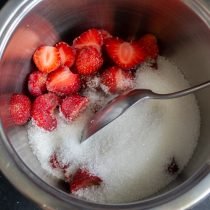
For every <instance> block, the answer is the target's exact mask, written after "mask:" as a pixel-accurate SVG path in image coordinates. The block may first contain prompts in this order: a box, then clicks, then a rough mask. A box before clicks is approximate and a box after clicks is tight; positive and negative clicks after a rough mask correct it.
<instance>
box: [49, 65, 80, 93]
mask: <svg viewBox="0 0 210 210" xmlns="http://www.w3.org/2000/svg"><path fill="white" fill-rule="evenodd" d="M80 87H81V81H80V76H79V75H78V74H74V73H72V72H71V71H70V70H69V68H68V67H66V66H61V67H60V68H58V69H57V70H56V71H54V72H52V73H50V74H49V75H48V78H47V90H48V91H51V92H54V93H56V94H58V95H68V94H72V93H76V92H78V91H79V89H80Z"/></svg>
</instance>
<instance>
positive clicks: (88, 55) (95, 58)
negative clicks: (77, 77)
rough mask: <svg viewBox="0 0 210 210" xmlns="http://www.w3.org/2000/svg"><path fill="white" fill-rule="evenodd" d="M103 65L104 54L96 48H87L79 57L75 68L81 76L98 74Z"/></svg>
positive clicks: (81, 51)
mask: <svg viewBox="0 0 210 210" xmlns="http://www.w3.org/2000/svg"><path fill="white" fill-rule="evenodd" d="M102 64H103V58H102V54H101V53H100V52H99V51H98V50H96V49H95V48H94V47H85V48H83V49H81V50H80V51H79V53H78V55H77V58H76V62H75V66H76V69H77V71H78V73H79V74H82V75H91V74H94V73H96V72H97V71H98V70H99V69H100V68H101V66H102Z"/></svg>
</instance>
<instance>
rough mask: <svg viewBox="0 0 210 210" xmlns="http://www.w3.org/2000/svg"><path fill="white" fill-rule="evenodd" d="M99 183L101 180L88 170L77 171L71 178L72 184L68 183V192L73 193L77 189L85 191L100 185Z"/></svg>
mask: <svg viewBox="0 0 210 210" xmlns="http://www.w3.org/2000/svg"><path fill="white" fill-rule="evenodd" d="M101 182H102V180H101V178H99V177H98V176H96V175H93V174H91V173H90V172H89V171H88V170H86V169H78V171H77V172H76V173H75V174H74V176H73V180H72V182H71V183H70V191H71V192H72V193H74V192H76V191H78V190H79V189H85V188H88V187H91V186H93V185H100V184H101Z"/></svg>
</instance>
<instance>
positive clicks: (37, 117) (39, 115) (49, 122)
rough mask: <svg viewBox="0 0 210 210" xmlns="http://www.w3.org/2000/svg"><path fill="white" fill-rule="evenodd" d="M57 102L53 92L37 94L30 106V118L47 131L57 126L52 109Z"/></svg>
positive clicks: (57, 99)
mask: <svg viewBox="0 0 210 210" xmlns="http://www.w3.org/2000/svg"><path fill="white" fill-rule="evenodd" d="M58 104H59V98H58V96H56V95H55V94H54V93H47V94H44V95H41V96H38V97H37V98H36V99H35V101H34V103H33V106H32V118H33V120H34V121H35V123H36V125H37V126H39V127H41V128H44V129H45V130H47V131H52V130H54V129H55V128H56V127H57V120H56V118H55V116H54V110H55V108H56V107H57V106H58Z"/></svg>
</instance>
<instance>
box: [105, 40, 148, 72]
mask: <svg viewBox="0 0 210 210" xmlns="http://www.w3.org/2000/svg"><path fill="white" fill-rule="evenodd" d="M105 49H106V51H107V54H108V55H109V57H110V58H111V59H112V60H113V61H114V63H115V64H117V65H118V66H119V67H121V68H123V69H128V70H129V69H133V68H136V67H137V66H138V65H139V64H140V63H142V62H143V61H144V60H145V55H144V52H143V50H142V48H141V47H140V45H139V44H138V43H137V42H125V41H123V40H121V39H119V38H109V39H107V40H106V42H105Z"/></svg>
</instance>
